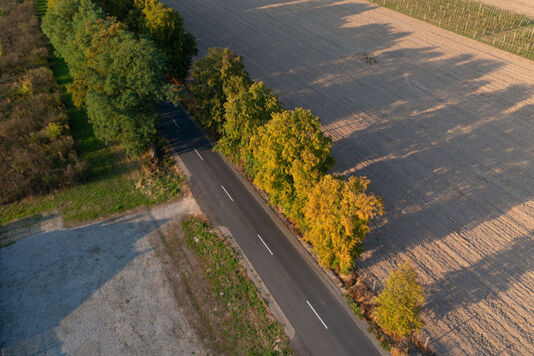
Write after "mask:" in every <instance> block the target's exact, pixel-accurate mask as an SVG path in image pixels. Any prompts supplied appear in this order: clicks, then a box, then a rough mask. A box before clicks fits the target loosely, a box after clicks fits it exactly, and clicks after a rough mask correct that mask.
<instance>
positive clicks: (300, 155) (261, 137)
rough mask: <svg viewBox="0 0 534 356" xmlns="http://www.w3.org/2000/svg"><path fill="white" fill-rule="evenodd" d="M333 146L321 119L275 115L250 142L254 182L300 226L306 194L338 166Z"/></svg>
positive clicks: (296, 113) (298, 114) (303, 112)
mask: <svg viewBox="0 0 534 356" xmlns="http://www.w3.org/2000/svg"><path fill="white" fill-rule="evenodd" d="M331 146H332V140H331V139H330V138H329V137H326V136H325V135H324V134H323V132H322V131H321V124H320V122H319V118H318V117H317V116H314V115H312V113H311V112H310V111H309V110H304V109H301V108H297V109H295V111H283V112H280V113H274V114H273V115H272V119H271V120H270V121H269V122H267V124H265V125H264V126H262V127H261V128H260V129H259V130H258V134H257V135H255V136H254V137H253V138H252V139H251V142H250V147H251V149H252V151H253V158H254V161H255V165H256V166H255V170H256V172H257V173H256V176H255V178H254V182H255V184H257V185H258V186H259V187H260V188H261V189H263V190H264V191H265V192H267V194H269V197H270V199H271V202H272V203H274V204H276V205H278V206H280V207H281V208H282V210H283V211H284V212H285V213H286V214H287V215H288V216H289V217H291V218H292V219H294V220H296V221H297V222H299V223H300V222H301V219H302V208H303V206H304V203H305V199H306V198H307V192H308V191H309V189H310V188H311V187H313V185H314V184H315V183H316V182H318V181H319V179H320V178H321V177H322V175H323V174H325V173H326V172H327V171H328V170H329V169H330V168H331V167H332V166H333V165H334V163H335V161H334V159H333V158H332V156H331V155H330V149H331Z"/></svg>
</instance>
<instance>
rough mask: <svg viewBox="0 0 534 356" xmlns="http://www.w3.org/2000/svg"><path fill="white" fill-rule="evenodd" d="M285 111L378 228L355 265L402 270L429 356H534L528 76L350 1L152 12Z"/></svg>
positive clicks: (516, 66)
mask: <svg viewBox="0 0 534 356" xmlns="http://www.w3.org/2000/svg"><path fill="white" fill-rule="evenodd" d="M165 2H166V3H167V4H168V5H170V6H172V7H173V8H175V9H176V10H178V11H180V13H181V14H182V15H183V17H184V18H185V24H186V28H187V29H188V30H189V31H190V32H192V33H193V34H194V35H195V36H196V37H197V38H198V40H199V47H200V54H201V55H203V54H205V53H206V50H207V48H208V47H212V46H220V47H223V46H229V47H231V48H232V49H234V50H235V51H236V52H237V53H239V54H241V55H243V56H244V62H245V65H246V68H247V70H248V71H249V72H250V73H251V76H252V78H253V79H255V80H263V81H265V83H266V84H267V85H268V86H270V87H272V88H273V89H274V90H275V92H277V93H278V94H280V96H281V100H282V101H283V102H284V103H285V104H286V106H287V107H288V108H292V107H294V106H302V107H306V108H310V109H312V111H313V112H314V113H315V114H316V115H318V116H319V117H320V118H321V121H322V123H323V126H324V130H325V132H326V133H328V134H329V135H330V136H332V138H333V140H334V144H333V155H334V157H335V158H336V160H337V165H336V166H335V169H334V171H335V172H336V173H342V174H354V175H364V176H367V177H369V178H370V179H371V180H372V184H371V190H372V191H374V192H375V193H377V194H379V195H380V196H382V197H383V198H384V200H385V203H386V215H385V216H384V218H383V219H382V220H381V221H379V222H378V223H377V224H376V226H375V227H374V229H373V231H372V233H371V234H370V235H369V238H368V241H367V249H368V252H367V253H366V254H365V255H364V256H363V258H362V259H361V261H360V262H359V266H360V267H361V268H362V269H363V271H365V273H366V274H368V275H369V278H371V280H372V279H376V280H378V282H379V283H378V284H380V282H382V281H384V279H385V277H386V276H387V274H388V273H389V271H390V270H391V269H392V268H394V267H396V266H397V265H398V263H399V262H402V261H408V262H410V263H411V264H413V265H414V266H415V267H416V268H417V270H418V272H419V274H420V276H421V280H422V282H423V284H424V287H425V291H426V293H427V305H426V312H425V316H424V319H425V321H426V326H425V330H424V331H423V333H422V334H423V335H422V336H423V337H424V338H426V337H427V336H429V337H430V343H429V345H431V346H432V347H433V348H434V349H435V350H436V351H437V352H438V353H440V354H451V355H482V354H492V355H496V354H500V355H527V354H534V335H533V333H532V330H534V290H533V289H534V259H533V258H532V256H533V255H534V179H533V177H534V164H533V157H534V129H533V124H534V61H530V60H527V59H524V58H521V57H517V56H514V55H512V54H510V53H507V52H504V51H501V50H498V49H495V48H493V47H490V46H486V45H484V44H482V43H479V42H476V41H473V40H470V39H468V38H465V37H462V36H460V35H457V34H454V33H452V32H448V31H446V30H443V29H440V28H438V27H436V26H432V25H429V24H426V23H424V22H422V21H419V20H416V19H413V18H410V17H408V16H405V15H402V14H399V13H397V12H394V11H391V10H388V9H384V8H381V7H378V6H376V5H373V4H371V3H368V2H366V1H364V0H341V1H335V0H292V1H281V0H255V1H242V0H225V1H217V0H166V1H165Z"/></svg>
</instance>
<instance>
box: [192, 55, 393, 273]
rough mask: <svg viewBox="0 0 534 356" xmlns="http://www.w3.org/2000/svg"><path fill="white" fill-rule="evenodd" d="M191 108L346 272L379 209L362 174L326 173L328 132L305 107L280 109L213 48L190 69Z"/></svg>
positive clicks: (328, 263)
mask: <svg viewBox="0 0 534 356" xmlns="http://www.w3.org/2000/svg"><path fill="white" fill-rule="evenodd" d="M192 77H193V81H192V83H191V94H192V97H193V101H194V102H193V109H194V111H195V114H196V116H197V118H198V119H199V121H200V122H201V123H202V124H203V125H204V127H206V128H208V129H209V130H210V131H211V132H212V133H214V134H215V135H216V136H217V137H218V142H217V145H216V147H215V148H216V149H217V150H219V151H220V152H221V153H223V154H224V155H225V156H226V157H228V158H229V159H230V160H231V161H232V162H234V163H235V164H237V165H239V166H241V167H242V168H243V170H244V172H245V173H246V174H247V176H248V177H249V178H250V179H251V180H253V182H254V183H255V184H256V185H257V186H258V187H259V188H261V189H262V190H263V191H265V192H266V193H267V195H268V196H269V199H270V201H271V203H272V204H274V205H276V206H277V207H279V209H280V210H281V211H282V212H283V213H284V214H285V215H286V216H287V217H289V218H290V219H291V220H292V221H293V222H295V223H296V225H297V226H298V227H299V229H300V230H301V231H302V232H303V233H304V240H305V241H308V242H309V243H311V245H312V246H313V249H314V252H315V253H316V255H317V257H318V259H319V262H320V263H321V265H323V266H325V267H327V268H332V269H334V270H335V271H337V272H338V273H349V272H350V271H351V270H352V268H353V266H354V261H355V260H356V259H357V258H358V256H359V255H360V253H361V252H362V250H363V240H364V238H365V235H366V233H367V231H368V230H369V227H368V225H369V221H370V220H371V219H372V218H374V217H375V216H376V215H378V214H381V213H382V209H383V205H382V202H381V200H380V199H379V198H377V197H376V196H375V195H373V194H368V193H366V190H367V187H368V185H369V180H368V179H366V178H364V177H351V178H349V179H348V180H347V179H344V178H342V177H340V176H336V175H331V174H327V172H328V171H329V170H330V169H331V168H332V167H333V166H334V164H335V160H334V158H333V157H332V155H331V152H330V151H331V147H332V140H331V139H330V138H329V137H327V136H325V135H324V134H323V132H322V131H321V123H320V121H319V118H318V117H317V116H315V115H313V114H312V113H311V111H309V110H305V109H302V108H296V109H295V110H287V109H285V108H284V107H283V105H282V104H281V103H280V101H279V99H278V97H276V96H275V95H274V94H273V93H272V91H271V90H270V89H269V88H266V87H265V85H264V84H263V83H262V82H252V81H251V80H250V78H249V75H248V74H247V72H246V71H245V70H244V65H243V61H242V58H241V57H240V56H237V55H236V54H235V53H233V52H232V51H231V50H229V49H219V48H212V49H210V50H209V51H208V54H207V55H206V56H205V57H204V58H201V59H199V60H198V61H196V62H195V63H194V65H193V69H192Z"/></svg>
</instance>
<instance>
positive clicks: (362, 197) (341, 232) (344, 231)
mask: <svg viewBox="0 0 534 356" xmlns="http://www.w3.org/2000/svg"><path fill="white" fill-rule="evenodd" d="M368 185H369V180H367V179H366V178H365V177H358V178H357V177H350V178H349V179H348V181H346V180H344V179H342V178H339V177H334V176H332V175H329V174H328V175H325V176H324V177H323V178H322V179H321V180H320V182H319V183H317V184H316V185H315V186H314V187H313V188H312V189H311V190H310V191H309V193H308V199H307V202H306V205H305V207H304V209H303V211H304V217H305V220H306V233H305V235H304V240H305V241H308V242H310V243H311V244H312V245H313V250H314V252H315V253H316V255H317V257H318V259H319V262H320V264H321V265H323V266H325V267H327V268H333V269H334V270H336V271H337V272H341V273H349V272H350V271H351V270H352V268H353V265H354V261H355V260H356V259H357V258H358V257H359V255H360V254H361V252H362V250H363V240H364V238H365V235H366V233H367V232H368V231H369V227H368V225H369V221H370V220H371V219H372V218H374V217H375V216H376V215H377V214H381V213H382V209H383V208H382V203H381V201H380V200H379V199H378V198H376V197H375V196H374V195H372V194H366V190H367V186H368Z"/></svg>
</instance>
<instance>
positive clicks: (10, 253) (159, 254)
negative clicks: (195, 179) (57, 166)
mask: <svg viewBox="0 0 534 356" xmlns="http://www.w3.org/2000/svg"><path fill="white" fill-rule="evenodd" d="M199 211H200V210H199V208H198V205H197V204H196V202H195V201H194V200H193V199H192V198H185V199H184V200H182V201H180V202H177V203H170V204H166V205H163V206H162V205H160V206H157V207H155V208H151V209H150V210H149V209H141V210H137V211H134V212H131V213H127V214H126V215H122V216H119V217H116V218H112V219H107V220H103V221H101V222H98V223H93V224H89V225H86V226H81V227H77V228H72V229H63V228H57V229H48V228H47V229H43V231H41V232H40V233H38V234H35V235H33V236H29V237H26V238H24V239H19V240H18V241H17V242H16V243H14V244H12V245H10V246H7V247H4V248H2V249H0V270H1V271H2V272H1V273H2V277H1V283H0V353H1V354H2V355H37V354H39V355H95V354H99V355H192V354H197V355H206V354H213V352H212V351H211V349H210V346H209V345H207V344H206V342H205V340H206V339H205V338H204V337H201V336H199V334H198V333H197V332H196V331H195V330H197V324H199V323H201V320H200V318H199V317H198V316H195V313H194V312H193V313H191V311H192V310H193V311H194V307H192V306H190V305H189V304H188V303H190V302H188V298H178V297H177V293H176V292H177V288H178V289H180V288H182V289H183V288H184V287H183V283H181V282H180V274H179V273H177V272H176V271H175V270H174V267H173V266H172V265H171V264H169V263H166V261H167V260H168V259H167V260H166V259H165V258H164V256H165V253H164V247H163V245H162V239H161V237H160V236H159V233H158V228H160V227H161V226H163V225H165V224H168V223H172V222H173V221H174V222H175V221H178V222H179V221H180V219H181V217H183V216H184V215H186V214H194V213H198V212H199ZM169 276H172V279H174V280H172V279H170V278H169ZM178 295H183V296H186V293H185V292H183V291H180V290H178Z"/></svg>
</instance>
